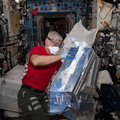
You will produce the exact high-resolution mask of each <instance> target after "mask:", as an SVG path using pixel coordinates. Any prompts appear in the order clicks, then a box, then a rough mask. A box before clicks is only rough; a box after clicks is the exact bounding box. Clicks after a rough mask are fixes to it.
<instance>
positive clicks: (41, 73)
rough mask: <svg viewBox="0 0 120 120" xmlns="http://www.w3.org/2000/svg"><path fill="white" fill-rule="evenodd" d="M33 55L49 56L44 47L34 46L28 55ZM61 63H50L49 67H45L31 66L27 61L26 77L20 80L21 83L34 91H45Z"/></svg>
mask: <svg viewBox="0 0 120 120" xmlns="http://www.w3.org/2000/svg"><path fill="white" fill-rule="evenodd" d="M33 54H39V55H47V56H48V55H49V54H48V53H47V52H46V50H45V47H43V46H35V47H33V48H32V49H31V51H30V55H29V56H31V55H33ZM61 64H62V62H61V61H57V62H55V63H52V64H50V65H46V66H37V67H35V66H33V65H32V64H31V62H30V60H29V61H28V71H27V73H26V75H25V76H24V77H23V79H22V83H23V84H26V85H29V86H31V87H33V88H35V89H38V90H43V91H44V90H45V89H46V88H47V86H48V84H49V82H50V80H51V77H52V75H53V74H54V72H55V71H56V70H59V68H60V66H61Z"/></svg>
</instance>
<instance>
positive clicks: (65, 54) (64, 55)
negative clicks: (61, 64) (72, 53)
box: [61, 50, 69, 59]
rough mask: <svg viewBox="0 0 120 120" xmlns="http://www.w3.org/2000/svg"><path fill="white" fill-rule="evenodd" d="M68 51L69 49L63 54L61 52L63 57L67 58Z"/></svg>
mask: <svg viewBox="0 0 120 120" xmlns="http://www.w3.org/2000/svg"><path fill="white" fill-rule="evenodd" d="M68 52H69V50H67V51H66V52H64V53H63V54H61V57H62V59H65V58H66V56H67V54H68Z"/></svg>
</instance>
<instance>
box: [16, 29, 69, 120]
mask: <svg viewBox="0 0 120 120" xmlns="http://www.w3.org/2000/svg"><path fill="white" fill-rule="evenodd" d="M62 44H63V43H62V37H61V35H60V34H59V33H57V32H56V31H51V32H49V33H48V36H47V38H46V39H45V46H35V47H33V48H32V49H31V51H30V53H29V60H28V70H27V72H26V75H25V76H24V77H23V79H22V85H21V88H20V90H19V92H18V106H19V107H20V108H21V110H22V112H23V114H24V116H25V117H26V118H27V119H28V120H54V118H52V119H49V117H48V116H47V112H48V109H47V108H48V99H47V93H46V88H47V87H48V85H49V82H50V81H51V77H52V76H53V74H54V73H55V71H58V70H59V68H60V66H61V64H62V62H61V60H62V59H65V58H66V55H67V53H68V51H67V52H65V53H63V54H61V55H56V54H57V52H58V50H59V47H61V46H62Z"/></svg>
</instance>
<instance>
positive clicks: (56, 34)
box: [47, 31, 63, 41]
mask: <svg viewBox="0 0 120 120" xmlns="http://www.w3.org/2000/svg"><path fill="white" fill-rule="evenodd" d="M47 37H49V38H51V39H52V40H56V39H57V38H59V39H60V40H61V41H62V40H63V38H62V36H61V35H60V34H59V33H58V32H56V31H50V32H49V33H48V35H47Z"/></svg>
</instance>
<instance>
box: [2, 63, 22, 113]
mask: <svg viewBox="0 0 120 120" xmlns="http://www.w3.org/2000/svg"><path fill="white" fill-rule="evenodd" d="M23 72H24V66H22V65H16V66H15V67H14V68H12V69H11V70H10V71H9V72H8V73H6V74H5V82H3V80H4V78H0V84H1V86H0V108H2V109H5V110H9V111H14V112H21V111H20V110H19V108H18V103H17V93H18V90H19V89H20V86H21V84H22V81H21V78H22V73H23Z"/></svg>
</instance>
